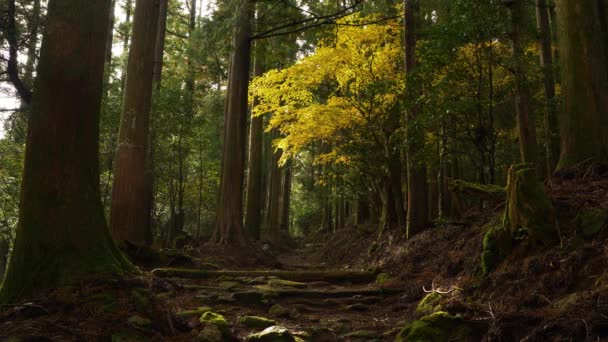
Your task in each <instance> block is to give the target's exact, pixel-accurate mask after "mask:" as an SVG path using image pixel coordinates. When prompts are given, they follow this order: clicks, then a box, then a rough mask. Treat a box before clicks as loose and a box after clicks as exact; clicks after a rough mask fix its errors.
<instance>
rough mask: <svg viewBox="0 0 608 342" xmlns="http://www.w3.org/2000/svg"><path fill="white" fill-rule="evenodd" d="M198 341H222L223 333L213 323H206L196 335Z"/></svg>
mask: <svg viewBox="0 0 608 342" xmlns="http://www.w3.org/2000/svg"><path fill="white" fill-rule="evenodd" d="M197 341H199V342H223V341H225V339H224V333H223V332H222V330H221V329H220V328H219V327H218V326H217V325H215V324H209V325H207V326H206V327H205V328H204V329H203V330H202V331H201V332H200V333H199V334H198V336H197Z"/></svg>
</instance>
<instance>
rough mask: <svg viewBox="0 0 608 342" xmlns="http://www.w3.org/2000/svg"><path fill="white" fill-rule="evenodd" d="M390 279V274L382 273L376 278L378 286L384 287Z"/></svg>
mask: <svg viewBox="0 0 608 342" xmlns="http://www.w3.org/2000/svg"><path fill="white" fill-rule="evenodd" d="M389 279H391V276H390V274H388V273H380V274H378V276H377V277H376V284H378V285H383V284H384V283H386V282H387V281H388V280H389Z"/></svg>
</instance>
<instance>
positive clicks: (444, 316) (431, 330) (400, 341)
mask: <svg viewBox="0 0 608 342" xmlns="http://www.w3.org/2000/svg"><path fill="white" fill-rule="evenodd" d="M474 340H475V336H474V334H473V331H472V329H471V328H470V327H469V326H468V325H467V324H466V323H464V321H463V320H462V318H460V317H459V316H452V315H450V314H449V313H447V312H444V311H438V312H435V313H433V314H430V315H427V316H424V317H422V318H420V319H419V320H416V321H413V322H411V323H409V324H407V325H406V326H405V327H404V328H403V330H401V332H400V333H399V335H397V339H396V340H395V341H396V342H406V341H407V342H443V341H464V342H467V341H474Z"/></svg>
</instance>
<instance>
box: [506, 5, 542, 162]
mask: <svg viewBox="0 0 608 342" xmlns="http://www.w3.org/2000/svg"><path fill="white" fill-rule="evenodd" d="M525 6H526V3H525V1H524V0H515V1H513V2H511V3H510V6H509V9H510V12H511V42H512V45H513V47H512V54H513V61H514V65H513V72H514V75H513V77H514V79H515V109H516V112H517V130H518V133H519V153H520V159H521V162H522V163H531V164H533V165H535V166H536V167H537V168H538V167H539V166H540V165H539V160H538V146H537V143H536V121H535V120H534V112H533V111H532V110H531V108H530V90H529V87H528V80H527V75H526V72H527V71H526V67H525V64H526V62H525V57H524V43H523V41H522V33H523V29H524V28H525V25H526V7H525Z"/></svg>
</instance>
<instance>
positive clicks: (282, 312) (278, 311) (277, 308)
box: [268, 304, 290, 317]
mask: <svg viewBox="0 0 608 342" xmlns="http://www.w3.org/2000/svg"><path fill="white" fill-rule="evenodd" d="M268 313H269V314H270V315H271V316H273V317H290V311H289V309H288V308H286V307H284V306H282V305H281V304H275V305H273V306H271V307H270V309H269V310H268Z"/></svg>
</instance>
